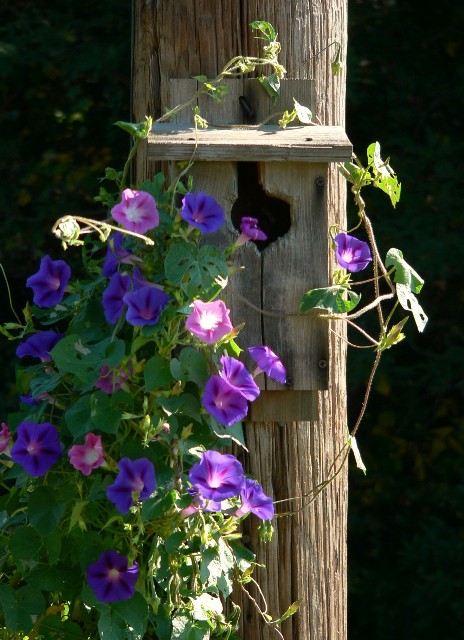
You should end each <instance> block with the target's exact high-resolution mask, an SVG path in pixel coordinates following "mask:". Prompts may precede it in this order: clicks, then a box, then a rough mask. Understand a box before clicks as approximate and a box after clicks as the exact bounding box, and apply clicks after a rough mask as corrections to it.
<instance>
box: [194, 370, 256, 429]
mask: <svg viewBox="0 0 464 640" xmlns="http://www.w3.org/2000/svg"><path fill="white" fill-rule="evenodd" d="M201 401H202V403H203V406H204V408H205V409H206V411H207V412H208V413H209V414H210V415H212V416H213V418H215V419H216V420H217V421H218V422H219V423H220V424H222V425H224V426H225V427H230V425H232V424H234V423H235V422H239V421H240V420H243V419H244V418H245V416H246V415H247V413H248V402H247V399H246V397H245V396H244V395H243V394H242V393H241V392H240V391H239V390H238V389H237V388H236V387H233V386H232V385H230V384H229V383H228V382H226V380H224V379H223V378H221V376H218V375H214V376H211V378H210V379H209V380H208V382H207V383H206V384H205V389H204V392H203V397H202V399H201Z"/></svg>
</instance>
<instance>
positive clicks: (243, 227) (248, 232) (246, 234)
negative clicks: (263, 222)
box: [235, 217, 267, 246]
mask: <svg viewBox="0 0 464 640" xmlns="http://www.w3.org/2000/svg"><path fill="white" fill-rule="evenodd" d="M258 224H259V221H258V219H257V218H248V217H244V218H242V221H241V222H240V231H241V232H242V233H241V234H240V236H239V238H238V240H237V242H236V243H235V244H236V245H237V246H240V245H242V244H245V242H246V241H247V240H254V241H256V240H261V241H262V240H267V235H266V234H265V233H264V231H262V230H261V229H260V228H259V226H258Z"/></svg>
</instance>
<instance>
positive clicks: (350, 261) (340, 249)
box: [334, 233, 372, 273]
mask: <svg viewBox="0 0 464 640" xmlns="http://www.w3.org/2000/svg"><path fill="white" fill-rule="evenodd" d="M334 242H335V245H336V249H335V257H336V259H337V262H338V264H339V265H340V266H341V267H343V268H344V269H348V271H351V272H352V273H355V272H356V271H361V270H362V269H365V268H366V267H367V266H368V265H369V262H372V255H371V250H370V247H369V245H368V244H367V242H363V241H362V240H358V238H355V237H354V236H349V235H348V234H346V233H339V234H338V235H337V236H335V238H334Z"/></svg>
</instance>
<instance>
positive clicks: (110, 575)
mask: <svg viewBox="0 0 464 640" xmlns="http://www.w3.org/2000/svg"><path fill="white" fill-rule="evenodd" d="M128 565H129V561H128V559H127V558H126V557H125V556H122V555H120V554H119V553H117V552H116V551H112V550H108V551H104V552H103V553H102V554H101V556H100V557H99V558H98V560H97V561H96V562H93V563H92V564H91V565H89V566H88V567H87V571H86V577H87V582H88V583H89V585H90V586H91V587H92V589H93V591H94V593H95V596H96V597H97V600H99V601H100V602H117V601H118V600H129V598H132V596H133V595H134V593H135V583H136V582H137V578H138V575H139V565H138V564H137V562H134V564H133V565H132V566H131V567H129V566H128Z"/></svg>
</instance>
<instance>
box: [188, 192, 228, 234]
mask: <svg viewBox="0 0 464 640" xmlns="http://www.w3.org/2000/svg"><path fill="white" fill-rule="evenodd" d="M180 215H181V218H182V219H183V220H185V221H186V222H188V223H189V224H190V225H191V226H192V227H196V228H197V229H200V231H201V232H202V233H214V232H215V231H217V230H218V229H219V228H220V227H221V226H222V225H223V224H224V210H223V208H222V207H221V206H220V204H219V203H218V202H216V200H215V199H214V198H212V197H211V196H208V195H207V194H206V193H202V192H200V193H187V194H186V195H185V196H184V198H183V200H182V209H181V210H180Z"/></svg>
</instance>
